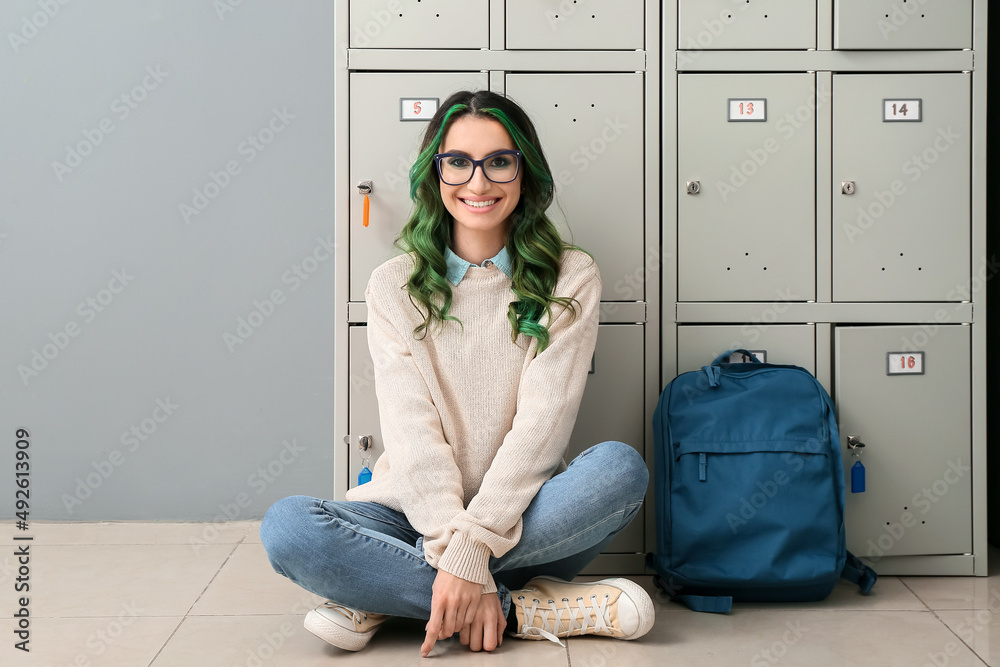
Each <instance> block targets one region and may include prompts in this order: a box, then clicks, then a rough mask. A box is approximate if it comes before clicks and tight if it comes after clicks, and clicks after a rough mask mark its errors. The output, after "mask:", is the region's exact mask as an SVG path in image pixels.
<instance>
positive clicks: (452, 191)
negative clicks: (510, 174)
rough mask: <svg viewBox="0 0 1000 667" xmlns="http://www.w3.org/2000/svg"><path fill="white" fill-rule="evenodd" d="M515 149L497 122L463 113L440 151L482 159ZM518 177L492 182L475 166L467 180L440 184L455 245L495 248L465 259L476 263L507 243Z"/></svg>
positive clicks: (519, 193)
mask: <svg viewBox="0 0 1000 667" xmlns="http://www.w3.org/2000/svg"><path fill="white" fill-rule="evenodd" d="M516 148H517V147H516V146H515V145H514V141H513V140H512V139H511V138H510V135H509V134H508V133H507V130H506V129H504V126H503V125H501V124H500V122H499V121H496V120H492V119H489V118H482V117H478V116H462V117H461V118H458V119H457V120H455V121H454V122H453V123H452V124H451V127H449V128H448V131H447V133H446V134H445V136H444V140H443V141H442V142H441V146H440V148H439V152H441V153H459V154H462V155H466V156H468V157H470V158H472V159H474V160H481V159H483V158H484V157H486V156H487V155H492V154H493V153H496V152H497V151H502V150H514V149H516ZM521 177H522V175H521V173H518V175H517V178H515V179H514V180H513V181H511V182H510V183H494V182H493V181H491V180H489V179H488V178H486V175H485V174H484V173H483V170H482V169H480V168H476V171H475V174H474V175H473V177H472V180H470V181H469V182H468V183H465V184H463V185H448V184H446V183H444V182H441V183H440V186H441V200H442V202H443V203H444V206H445V208H446V209H447V210H448V213H450V214H451V217H452V219H453V220H454V226H453V227H452V239H453V240H454V245H455V246H456V248H458V247H476V248H480V249H482V251H483V252H491V251H490V250H487V248H495V249H494V250H492V254H487V255H486V256H485V257H482V258H472V257H465V259H467V260H468V261H472V262H475V263H479V261H482V259H488V258H489V257H492V256H493V255H495V254H496V253H497V252H499V251H500V248H502V247H503V246H504V244H505V243H506V239H507V222H508V220H509V219H510V216H511V214H512V213H513V212H514V209H515V208H516V207H517V203H518V202H519V201H520V199H521ZM456 252H458V251H457V250H456ZM459 254H460V255H461V253H459ZM480 254H481V253H480Z"/></svg>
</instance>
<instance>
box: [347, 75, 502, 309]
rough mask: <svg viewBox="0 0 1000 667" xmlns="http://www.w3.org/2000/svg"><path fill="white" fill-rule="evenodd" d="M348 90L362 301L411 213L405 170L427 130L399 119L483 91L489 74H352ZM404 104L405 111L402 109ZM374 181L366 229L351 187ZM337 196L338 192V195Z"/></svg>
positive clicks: (356, 279)
mask: <svg viewBox="0 0 1000 667" xmlns="http://www.w3.org/2000/svg"><path fill="white" fill-rule="evenodd" d="M350 86H351V148H350V150H351V188H352V189H351V191H350V192H349V193H343V195H344V196H350V198H351V232H350V239H351V241H350V243H351V290H350V291H351V296H350V299H351V301H364V298H365V287H366V286H367V284H368V278H369V276H371V273H372V270H373V269H374V268H375V267H377V266H378V265H379V264H381V263H382V262H384V261H386V260H387V259H389V258H390V257H392V256H393V255H395V254H397V252H398V251H397V250H396V249H395V248H394V247H393V242H394V241H395V240H396V236H397V235H398V234H399V230H400V228H402V226H403V225H404V224H405V223H406V219H407V217H408V216H409V214H410V211H411V202H410V192H409V189H410V179H409V170H410V166H411V165H412V164H413V161H414V159H415V158H416V156H417V151H418V149H419V147H420V140H421V138H422V137H423V133H424V130H425V129H426V127H427V122H426V121H425V120H401V117H402V113H403V111H406V112H407V116H412V115H413V111H414V110H415V109H419V110H420V113H421V114H422V115H423V117H424V118H429V117H430V116H431V115H433V105H432V104H428V102H427V100H434V99H437V100H438V101H439V102H440V103H443V102H444V101H445V99H447V98H448V97H449V96H450V95H451V94H452V93H455V92H457V91H459V90H484V89H486V88H488V87H489V84H488V81H487V75H486V74H484V73H479V72H476V73H469V72H399V73H397V72H391V73H381V72H380V73H369V72H355V73H352V74H351V75H350ZM404 104H405V105H406V109H405V110H404V109H403V108H402V106H403V105H404ZM360 181H372V184H373V189H372V193H371V196H370V197H369V201H370V206H371V208H370V216H369V220H370V222H369V226H368V227H365V226H364V224H363V197H362V196H361V195H359V194H358V192H357V189H356V188H355V186H356V185H357V183H359V182H360ZM339 195H340V193H338V196H339Z"/></svg>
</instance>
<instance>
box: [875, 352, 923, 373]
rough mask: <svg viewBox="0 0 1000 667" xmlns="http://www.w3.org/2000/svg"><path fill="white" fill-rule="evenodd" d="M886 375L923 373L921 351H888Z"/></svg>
mask: <svg viewBox="0 0 1000 667" xmlns="http://www.w3.org/2000/svg"><path fill="white" fill-rule="evenodd" d="M885 365H886V374H887V375H923V374H924V353H923V352H889V353H888V354H887V355H886V364H885Z"/></svg>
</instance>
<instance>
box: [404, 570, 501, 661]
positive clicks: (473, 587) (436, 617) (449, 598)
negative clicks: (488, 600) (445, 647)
mask: <svg viewBox="0 0 1000 667" xmlns="http://www.w3.org/2000/svg"><path fill="white" fill-rule="evenodd" d="M482 591H483V587H482V585H480V584H477V583H475V582H472V581H466V580H465V579H461V578H459V577H456V576H455V575H452V574H448V573H447V572H445V571H444V570H438V573H437V576H435V577H434V586H433V589H432V593H431V619H430V620H429V621H427V637H426V638H425V639H424V643H423V645H422V646H421V647H420V655H421V656H422V657H424V658H426V657H427V655H428V654H429V653H430V652H431V650H432V649H433V648H434V642H436V641H437V640H439V639H447V638H448V637H451V636H452V635H453V634H455V633H456V632H459V631H461V630H462V629H463V628H465V627H466V626H468V625H471V624H472V622H473V620H475V618H476V615H477V611H478V610H479V602H480V598H481V597H482ZM493 597H497V596H496V594H494V595H493ZM499 601H500V600H499V599H497V602H498V603H499Z"/></svg>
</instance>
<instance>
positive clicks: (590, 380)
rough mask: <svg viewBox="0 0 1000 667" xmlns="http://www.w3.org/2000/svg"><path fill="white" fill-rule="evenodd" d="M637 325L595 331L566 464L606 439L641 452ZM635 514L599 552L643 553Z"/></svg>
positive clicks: (640, 338) (604, 326)
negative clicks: (590, 367)
mask: <svg viewBox="0 0 1000 667" xmlns="http://www.w3.org/2000/svg"><path fill="white" fill-rule="evenodd" d="M643 347H644V346H643V326H642V325H637V324H602V325H600V327H598V334H597V347H596V349H595V351H594V371H593V373H592V374H591V375H589V376H588V377H587V388H586V389H585V390H584V394H583V400H582V401H581V403H580V412H579V414H578V416H577V419H576V426H575V428H574V429H573V435H572V437H571V438H570V443H569V450H568V452H567V453H566V460H567V461H571V460H572V459H573V458H574V457H575V456H576V455H577V454H580V453H581V452H583V451H584V450H585V449H588V448H589V447H592V446H593V445H596V444H598V443H600V442H604V441H606V440H618V441H620V442H624V443H626V444H629V445H632V446H633V447H635V448H636V449H637V450H639V452H640V453H641V452H642V451H643V450H644V448H645V447H644V443H645V423H646V419H645V416H644V410H645V401H644V399H643V384H642V378H643V376H644V373H643ZM644 511H645V510H640V511H639V514H638V515H637V516H636V518H635V519H634V520H633V521H632V523H630V524H629V525H628V527H627V528H626V529H625V530H623V531H622V532H621V533H619V534H618V537H616V538H615V541H614V542H612V543H611V544H610V545H608V548H607V549H606V551H605V553H640V552H643V551H645V546H644V545H645V539H644V537H643V530H644V526H645V521H644V519H643V512H644Z"/></svg>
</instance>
